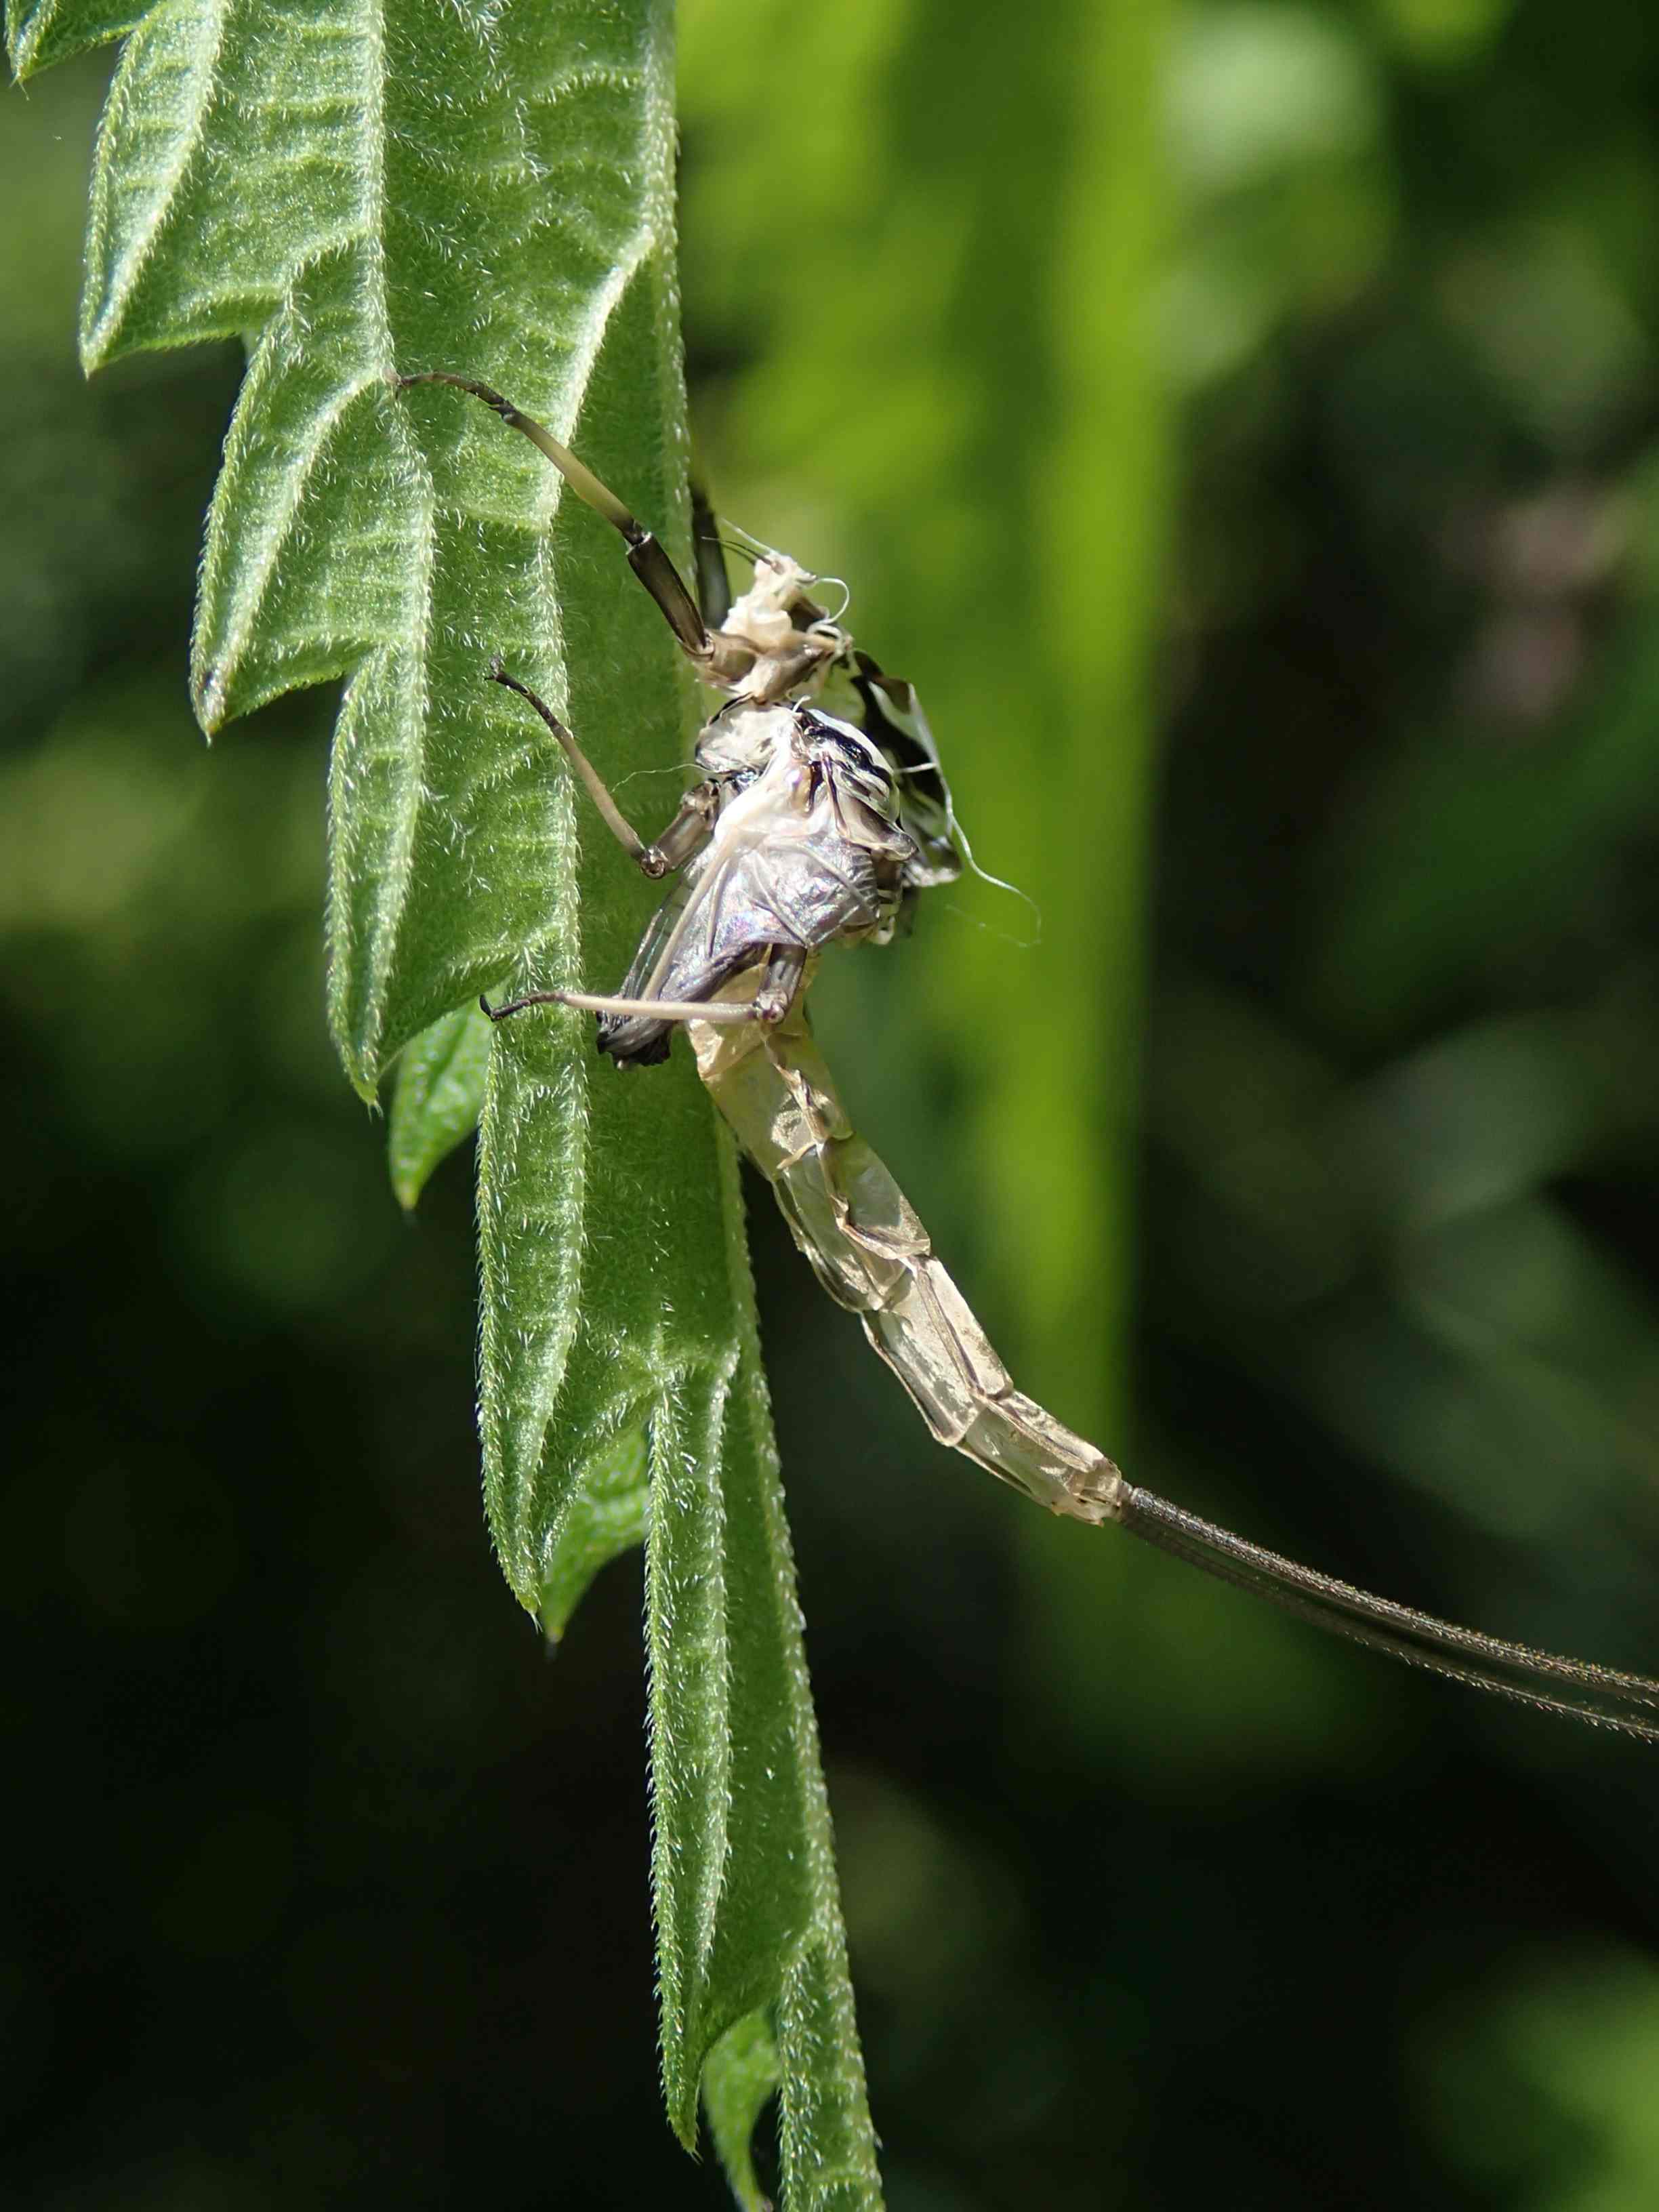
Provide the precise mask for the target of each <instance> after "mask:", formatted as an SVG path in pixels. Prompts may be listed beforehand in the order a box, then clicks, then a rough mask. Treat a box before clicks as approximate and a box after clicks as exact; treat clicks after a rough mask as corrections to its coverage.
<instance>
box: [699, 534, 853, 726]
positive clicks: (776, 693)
mask: <svg viewBox="0 0 1659 2212" xmlns="http://www.w3.org/2000/svg"><path fill="white" fill-rule="evenodd" d="M816 582H817V577H816V576H814V575H813V574H811V572H810V571H809V570H808V569H805V568H802V567H801V566H800V563H799V562H797V561H792V560H791V559H790V557H789V556H788V555H787V553H763V554H762V555H761V556H759V557H758V558H757V561H756V562H755V578H754V581H753V583H751V584H750V587H749V589H748V590H747V591H746V592H744V594H743V595H742V597H741V598H740V599H735V600H733V602H732V607H731V610H730V611H729V612H728V613H727V615H726V619H725V621H724V622H723V623H721V624H720V628H719V629H717V630H716V631H715V632H714V636H713V638H712V640H711V641H710V647H711V649H710V654H709V659H708V677H709V679H710V680H711V681H712V682H714V683H715V684H720V686H721V687H722V689H724V690H730V691H732V692H735V693H736V694H737V695H738V696H739V697H741V698H744V699H746V700H748V701H750V702H752V703H754V704H755V705H757V706H773V705H776V704H777V703H779V702H781V701H784V700H787V699H788V698H790V697H792V696H794V695H795V694H797V693H799V692H802V691H811V690H815V689H816V688H817V685H818V684H819V683H821V682H822V680H823V676H824V673H825V671H827V670H828V669H829V668H830V667H831V666H832V665H834V664H835V663H836V662H837V661H844V660H845V659H847V657H848V654H849V653H851V651H852V647H853V641H852V639H851V637H850V636H849V635H848V633H847V632H846V631H845V630H844V629H842V628H841V627H840V626H839V624H838V623H833V622H831V621H830V619H829V616H828V615H827V614H826V613H825V612H824V611H823V608H822V607H821V606H820V605H818V604H817V600H816V599H813V598H812V597H811V592H810V589H809V586H811V585H813V584H815V583H816Z"/></svg>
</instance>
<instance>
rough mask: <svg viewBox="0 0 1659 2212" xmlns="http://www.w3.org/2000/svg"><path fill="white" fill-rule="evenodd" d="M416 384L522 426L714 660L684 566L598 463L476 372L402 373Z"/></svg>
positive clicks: (687, 638)
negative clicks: (465, 397)
mask: <svg viewBox="0 0 1659 2212" xmlns="http://www.w3.org/2000/svg"><path fill="white" fill-rule="evenodd" d="M413 384H447V385H450V386H453V389H454V390H455V391H457V392H471V395H472V397H473V398H475V399H482V400H483V404H484V405H485V406H486V407H489V408H491V409H493V410H494V411H495V413H496V414H497V415H499V416H501V420H502V422H505V423H506V424H507V428H508V429H509V430H518V431H520V432H521V433H522V434H523V435H524V436H525V437H526V438H528V439H529V441H530V442H531V444H532V446H534V447H537V449H538V451H539V452H541V453H544V454H545V455H546V456H547V458H548V459H549V460H550V461H551V462H552V464H553V465H554V467H555V468H556V469H557V471H559V474H560V475H561V476H562V477H563V478H564V480H565V482H566V483H568V485H569V487H570V489H571V490H572V491H574V493H575V495H576V496H577V498H578V499H580V500H583V501H586V504H587V505H588V506H589V507H592V509H593V511H594V513H596V514H602V515H603V516H604V517H605V520H606V521H607V522H608V523H610V524H611V526H612V527H613V528H614V529H617V530H619V531H620V532H622V535H623V538H624V540H625V541H626V543H627V546H628V565H629V568H631V569H632V570H633V571H634V574H635V575H636V576H637V577H638V578H639V580H640V581H641V583H642V584H643V585H644V586H645V588H646V590H647V592H650V594H651V596H652V598H653V599H654V600H655V601H656V603H657V605H658V606H659V607H660V609H661V610H662V614H663V619H664V620H665V622H666V623H667V624H668V627H669V629H671V630H672V631H673V633H674V635H675V636H676V637H677V638H678V640H679V642H680V644H681V646H682V647H684V650H685V653H687V655H688V656H689V658H690V659H692V660H695V661H696V662H697V663H698V665H700V666H701V665H703V664H704V663H706V662H707V661H708V657H709V653H710V650H711V647H710V642H709V636H708V629H707V627H706V626H705V624H704V622H703V618H702V615H701V614H699V613H698V611H697V605H696V600H695V599H693V598H692V596H691V594H690V592H688V591H687V589H686V588H685V585H684V582H683V581H682V580H681V577H680V572H679V570H678V568H676V567H675V566H674V564H673V562H671V560H670V559H669V557H668V555H667V553H666V552H665V550H664V549H663V546H662V545H661V544H660V543H659V540H658V538H657V537H656V535H655V533H654V532H652V531H649V530H647V528H646V527H645V525H644V524H643V523H642V522H641V521H640V520H639V519H638V518H637V516H635V515H634V514H633V513H630V512H629V509H628V508H627V507H624V506H623V502H622V501H621V500H619V499H618V498H617V495H616V493H615V492H613V491H612V490H611V488H610V486H609V485H608V484H603V483H600V482H599V478H598V477H596V476H595V475H594V473H593V471H592V469H590V468H588V467H587V466H586V465H585V464H584V463H582V462H580V461H579V460H578V459H576V456H575V455H574V453H572V452H571V451H570V450H569V448H568V447H565V446H562V445H561V444H560V443H559V441H558V440H557V439H556V437H555V436H554V435H553V433H552V432H551V431H550V429H548V428H546V427H545V426H544V424H542V423H540V422H537V421H536V419H535V417H534V416H531V415H526V414H525V413H524V412H523V411H522V410H521V409H520V408H517V407H515V406H514V405H513V402H512V401H511V400H510V399H506V398H502V396H501V393H500V392H496V391H495V390H493V389H492V387H491V386H489V385H488V384H480V383H478V382H477V381H476V380H474V379H473V378H471V377H470V376H454V375H452V374H451V373H450V372H449V371H448V370H447V369H444V368H425V369H421V370H419V371H418V372H417V373H416V374H415V375H413V376H400V377H399V378H398V391H399V392H407V391H408V390H409V388H410V386H411V385H413Z"/></svg>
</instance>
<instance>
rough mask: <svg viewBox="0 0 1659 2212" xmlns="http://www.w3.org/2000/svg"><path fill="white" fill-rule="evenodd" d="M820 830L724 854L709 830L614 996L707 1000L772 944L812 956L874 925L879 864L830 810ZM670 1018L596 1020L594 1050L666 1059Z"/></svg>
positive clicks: (880, 910) (882, 908) (623, 1059)
mask: <svg viewBox="0 0 1659 2212" xmlns="http://www.w3.org/2000/svg"><path fill="white" fill-rule="evenodd" d="M820 813H821V817H822V823H823V829H822V834H820V835H818V836H811V837H808V838H805V839H802V838H791V839H789V840H787V842H786V841H785V840H782V839H778V840H766V841H763V842H761V843H759V844H756V845H750V846H745V847H743V848H739V849H738V850H737V851H735V852H733V851H726V852H724V853H723V852H722V851H721V850H720V840H719V836H718V834H717V835H716V837H715V841H714V844H713V845H712V846H711V847H710V848H708V854H707V857H706V858H705V859H704V860H703V862H702V866H700V867H699V868H698V869H697V872H696V875H695V877H690V872H689V871H688V878H689V879H687V878H682V880H681V881H680V882H679V883H678V884H676V885H675V886H674V888H673V890H671V891H670V893H669V894H668V896H667V897H666V898H665V900H664V901H663V902H662V904H661V905H660V906H659V908H658V909H657V911H656V913H655V914H654V915H653V916H652V919H651V921H650V923H649V925H648V926H647V929H646V933H645V935H644V937H643V938H642V939H641V942H640V949H639V951H637V952H636V953H635V956H634V960H633V964H632V966H631V967H630V968H629V971H628V975H627V977H626V979H625V980H624V981H623V986H622V990H621V993H620V994H619V995H620V996H622V997H623V998H627V999H681V1000H691V1001H693V1002H694V1003H696V1002H697V1001H700V1000H704V999H712V998H713V997H714V994H715V993H716V992H717V991H719V990H720V988H721V987H722V986H723V985H725V984H726V983H728V982H730V981H731V980H732V977H733V976H735V975H741V974H742V973H743V971H744V969H748V968H753V967H757V966H758V965H759V964H760V963H761V962H762V961H763V960H764V959H765V957H766V956H767V954H768V953H769V951H771V950H772V948H773V947H774V946H775V945H799V946H800V948H801V949H802V951H805V952H808V953H812V952H817V951H819V950H820V949H821V948H822V947H823V946H824V945H829V944H832V943H833V942H834V941H835V939H836V938H838V937H842V936H846V935H848V934H854V935H857V934H860V933H864V932H866V931H870V930H874V929H877V928H878V927H880V925H881V922H882V921H883V918H884V914H885V913H886V912H888V911H890V908H891V904H892V901H891V898H890V897H889V898H888V899H886V900H885V901H884V899H883V896H882V892H881V888H880V883H879V878H878V866H877V863H876V860H874V859H873V858H872V855H871V854H869V853H868V852H866V851H865V850H864V849H863V848H861V847H860V846H857V845H854V844H851V843H849V842H848V841H847V840H846V839H845V838H844V837H843V836H842V835H841V834H840V832H839V829H837V828H836V822H835V817H834V814H833V811H831V809H830V808H829V807H828V806H825V807H823V809H821V810H820ZM673 1029H674V1024H672V1023H670V1022H657V1021H653V1020H651V1019H650V1018H649V1017H647V1016H646V1015H643V1014H623V1015H609V1014H602V1015H601V1016H600V1017H599V1050H600V1051H601V1052H604V1053H609V1054H611V1057H612V1058H613V1059H614V1060H616V1061H617V1064H618V1065H619V1066H649V1065H651V1064H652V1063H653V1062H654V1061H656V1060H663V1059H665V1058H666V1056H667V1053H668V1047H669V1042H670V1040H671V1036H672V1034H673Z"/></svg>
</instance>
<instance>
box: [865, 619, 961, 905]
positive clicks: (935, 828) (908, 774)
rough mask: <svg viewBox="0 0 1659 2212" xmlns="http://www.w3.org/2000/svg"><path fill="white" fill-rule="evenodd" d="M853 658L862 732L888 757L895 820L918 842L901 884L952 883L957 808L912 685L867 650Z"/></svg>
mask: <svg viewBox="0 0 1659 2212" xmlns="http://www.w3.org/2000/svg"><path fill="white" fill-rule="evenodd" d="M853 658H854V665H855V671H856V672H855V673H854V675H853V676H852V677H851V679H850V680H851V683H852V685H853V688H854V690H855V691H856V692H857V693H858V695H859V698H860V702H861V703H862V706H863V710H864V711H863V717H862V721H863V728H864V733H865V735H866V737H867V738H872V739H873V741H874V742H875V743H876V744H878V745H879V746H880V747H881V749H882V751H883V752H884V754H885V755H886V756H887V758H888V761H889V763H890V765H891V767H892V770H893V779H894V787H895V789H896V793H897V795H898V807H899V821H900V823H901V824H902V827H903V828H904V829H906V830H908V833H909V835H910V836H911V838H912V839H913V840H914V842H915V847H916V857H915V860H912V861H910V862H909V863H908V866H906V868H905V872H904V880H905V883H906V884H907V886H908V888H909V889H911V890H931V889H932V888H933V885H934V884H953V883H954V882H955V881H956V879H957V877H958V876H959V875H960V874H961V873H962V870H963V851H962V845H961V837H960V833H959V831H958V830H957V815H956V807H955V805H954V803H953V801H952V799H951V787H950V785H949V784H948V783H947V782H946V781H945V770H944V769H943V768H942V767H941V766H940V765H939V747H938V746H937V745H936V744H934V742H933V732H932V730H930V729H929V728H928V726H927V716H926V714H923V713H922V711H921V701H920V700H919V699H918V698H917V696H916V687H915V684H910V683H907V682H906V680H905V679H904V678H903V677H902V676H888V675H886V674H884V671H882V670H881V669H880V668H879V667H878V665H877V664H876V663H875V662H874V661H873V660H872V659H871V657H870V655H869V654H868V653H854V656H853Z"/></svg>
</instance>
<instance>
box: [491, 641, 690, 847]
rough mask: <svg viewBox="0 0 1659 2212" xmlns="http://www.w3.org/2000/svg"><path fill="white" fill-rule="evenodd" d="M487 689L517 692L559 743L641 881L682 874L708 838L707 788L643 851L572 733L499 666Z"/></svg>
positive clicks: (493, 670)
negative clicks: (680, 870) (493, 686)
mask: <svg viewBox="0 0 1659 2212" xmlns="http://www.w3.org/2000/svg"><path fill="white" fill-rule="evenodd" d="M489 680H490V682H491V683H492V684H501V685H502V686H503V687H504V688H505V689H506V690H508V691H516V692H517V693H518V695H519V696H520V699H524V700H527V701H528V702H529V703H530V705H531V706H532V707H533V708H535V709H536V712H537V713H538V714H539V715H540V716H541V718H542V720H543V721H544V722H545V723H546V725H547V726H548V728H549V729H550V730H551V731H552V732H553V734H554V736H555V737H556V738H557V739H558V741H559V746H560V750H562V752H563V754H564V757H565V758H566V759H567V760H568V762H569V763H570V765H571V767H572V768H573V769H574V770H575V772H576V774H577V775H578V776H579V777H580V779H581V782H582V785H583V787H584V788H585V790H586V793H587V795H588V797H589V798H590V799H592V802H593V804H594V805H595V806H596V807H598V809H599V815H600V817H601V819H602V820H603V821H604V823H605V828H606V829H609V830H610V832H611V836H613V837H614V838H615V839H616V841H617V843H618V844H619V845H620V846H621V847H622V848H623V852H624V853H626V854H627V855H628V857H629V860H632V861H633V862H634V864H635V866H636V867H637V868H638V869H639V871H640V872H641V875H645V876H649V877H651V878H652V879H653V881H654V880H656V879H657V878H659V877H662V876H665V875H668V874H671V872H672V871H673V870H674V869H676V868H683V867H684V866H685V863H686V862H687V861H688V860H690V857H691V855H692V854H693V853H695V852H696V849H697V848H698V847H699V846H700V845H702V844H703V843H704V842H706V841H707V839H708V832H709V829H710V826H711V824H712V823H713V821H714V794H713V793H712V792H711V791H710V790H709V788H708V785H707V784H699V785H698V786H697V787H696V790H694V791H689V792H688V793H686V795H685V798H684V800H683V801H682V802H681V805H680V811H679V812H678V814H677V815H676V816H675V817H674V818H673V820H672V821H671V823H669V825H668V827H667V829H665V830H664V831H663V833H662V835H661V836H659V837H658V838H657V839H656V840H655V842H653V843H652V844H649V845H647V843H646V842H645V840H644V839H643V838H642V837H641V836H640V833H639V831H638V830H637V829H635V827H634V825H633V823H631V822H630V821H629V819H628V817H627V816H626V815H625V814H624V813H623V811H622V809H621V807H619V806H618V805H617V802H616V800H615V799H613V798H612V797H611V789H610V787H609V785H608V784H607V783H606V782H605V778H604V777H603V776H602V775H600V774H599V770H598V769H596V768H595V767H594V765H593V763H592V761H591V760H589V758H588V757H587V755H586V753H585V752H584V751H583V750H582V749H581V747H580V745H579V744H577V743H576V740H575V738H574V737H573V736H572V734H571V732H569V731H568V729H567V728H566V727H565V726H564V724H563V723H562V721H561V720H559V718H558V716H557V715H556V714H555V713H554V712H553V709H552V708H550V706H549V705H548V704H547V702H546V701H545V700H544V699H542V698H538V696H537V695H536V693H535V692H533V691H532V690H531V688H530V686H529V685H528V684H520V681H519V679H518V678H517V677H516V676H509V675H508V674H507V671H506V669H505V668H503V667H502V665H501V662H500V661H499V660H498V661H496V662H495V663H494V665H492V666H491V668H490V671H489Z"/></svg>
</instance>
